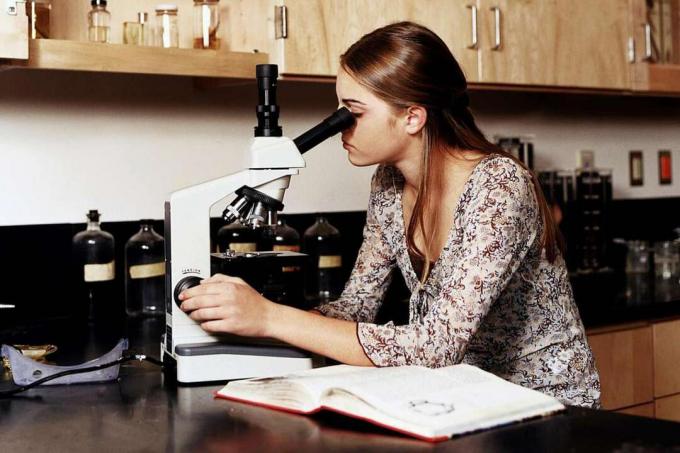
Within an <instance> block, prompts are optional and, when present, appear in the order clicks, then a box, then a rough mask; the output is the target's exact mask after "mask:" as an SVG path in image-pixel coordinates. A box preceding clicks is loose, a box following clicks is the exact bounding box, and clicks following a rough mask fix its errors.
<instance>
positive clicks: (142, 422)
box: [0, 320, 680, 453]
mask: <svg viewBox="0 0 680 453" xmlns="http://www.w3.org/2000/svg"><path fill="white" fill-rule="evenodd" d="M161 331H162V321H159V320H151V321H145V322H134V323H130V324H128V325H127V326H126V327H125V328H124V331H121V330H117V329H109V330H108V331H99V330H97V329H92V328H82V327H78V326H74V325H71V324H69V323H68V322H67V321H64V322H63V323H56V324H55V323H51V324H49V325H46V324H45V325H41V326H38V325H34V326H31V327H29V328H23V329H14V330H4V331H2V332H1V333H2V336H1V337H0V338H1V339H2V340H3V341H7V342H14V343H17V342H24V343H25V342H31V343H34V344H35V343H42V342H51V343H56V344H58V345H59V348H60V350H59V351H58V352H57V353H55V354H53V355H52V356H50V358H51V359H52V361H54V362H55V363H58V364H60V365H64V364H73V363H78V362H81V361H84V360H88V359H93V358H96V357H98V356H99V355H101V354H102V353H104V352H106V351H107V350H108V349H109V348H111V347H112V346H113V345H114V344H115V342H116V340H117V337H118V335H120V334H121V333H125V334H127V335H128V336H129V338H130V340H131V347H132V349H134V350H136V351H139V352H144V353H147V354H149V355H153V356H158V349H159V338H160V332H161ZM10 385H11V383H10V382H9V380H8V376H7V375H4V376H3V377H2V379H0V388H7V387H8V386H10ZM219 387H220V386H219V385H208V386H193V387H182V386H179V387H178V386H177V385H176V383H175V382H174V381H173V380H172V378H171V376H166V375H164V374H163V373H162V372H161V371H160V370H159V369H158V368H157V367H155V366H153V365H151V364H147V363H130V364H126V365H124V366H122V367H121V372H120V378H119V380H118V381H117V382H111V383H101V384H85V385H72V386H55V387H43V388H38V389H33V390H29V391H28V392H25V393H22V394H20V395H17V396H15V397H13V398H11V399H0V433H1V434H0V450H2V451H12V452H21V451H46V450H50V451H69V452H72V453H75V452H80V451H87V452H91V451H96V450H99V451H117V452H119V451H271V450H275V451H284V452H285V451H317V450H323V451H338V450H357V451H395V450H400V451H401V450H403V451H429V450H457V449H459V450H461V451H521V452H530V451H579V452H580V451H598V452H601V451H636V452H637V451H669V450H670V449H675V450H677V451H680V434H679V433H680V424H678V423H673V422H665V421H659V420H652V419H646V418H641V417H635V416H630V415H622V414H614V413H609V412H604V411H594V410H589V409H580V408H569V409H568V410H567V411H566V412H565V413H562V414H557V415H553V416H550V417H546V418H542V419H536V420H529V421H525V422H521V423H517V424H514V425H510V426H505V427H500V428H496V429H492V430H487V431H482V432H479V433H473V434H469V435H465V436H462V437H459V438H455V439H453V440H450V441H447V442H443V443H440V444H429V443H427V442H422V441H418V440H413V439H410V438H407V437H404V436H401V435H399V434H395V433H392V432H390V431H387V430H384V429H381V428H378V427H375V426H373V425H370V424H367V423H364V422H360V421H358V420H354V419H350V418H346V417H343V416H340V415H337V414H332V413H322V414H317V415H314V416H312V417H309V416H301V415H294V414H288V413H284V412H277V411H272V410H268V409H264V408H260V407H256V406H250V405H246V404H241V403H236V402H230V401H225V400H216V399H214V398H213V392H214V391H215V390H217V389H218V388H219Z"/></svg>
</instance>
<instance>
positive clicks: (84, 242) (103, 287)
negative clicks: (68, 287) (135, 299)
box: [72, 209, 122, 321]
mask: <svg viewBox="0 0 680 453" xmlns="http://www.w3.org/2000/svg"><path fill="white" fill-rule="evenodd" d="M72 249H73V261H74V264H75V270H76V275H75V279H74V280H75V281H74V286H75V299H76V303H77V304H78V312H79V313H80V314H81V315H87V317H88V319H89V320H90V321H96V320H105V319H107V318H109V317H110V316H118V315H120V314H121V312H122V304H120V303H119V302H120V301H119V300H117V297H116V295H117V294H116V288H115V284H114V279H115V277H116V268H115V253H114V250H115V241H114V238H113V235H111V234H110V233H107V232H106V231H103V230H102V229H101V225H100V223H99V211H97V210H96V209H93V210H90V212H89V213H88V214H87V228H86V229H85V230H84V231H81V232H79V233H77V234H76V235H75V236H73V242H72Z"/></svg>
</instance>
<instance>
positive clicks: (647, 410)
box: [614, 403, 655, 418]
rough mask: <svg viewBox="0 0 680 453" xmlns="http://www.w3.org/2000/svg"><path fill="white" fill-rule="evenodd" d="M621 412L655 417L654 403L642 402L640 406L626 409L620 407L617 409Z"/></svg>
mask: <svg viewBox="0 0 680 453" xmlns="http://www.w3.org/2000/svg"><path fill="white" fill-rule="evenodd" d="M614 412H618V413H619V414H628V415H637V416H638V417H649V418H654V416H655V415H654V403H646V404H640V405H638V406H633V407H627V408H625V409H619V410H617V411H614Z"/></svg>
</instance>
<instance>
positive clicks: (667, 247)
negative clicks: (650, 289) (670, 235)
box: [654, 241, 680, 302]
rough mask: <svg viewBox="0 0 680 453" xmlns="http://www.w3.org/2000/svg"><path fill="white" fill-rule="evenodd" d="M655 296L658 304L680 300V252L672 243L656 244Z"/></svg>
mask: <svg viewBox="0 0 680 453" xmlns="http://www.w3.org/2000/svg"><path fill="white" fill-rule="evenodd" d="M654 295H655V296H654V297H655V300H656V301H657V302H670V301H673V300H676V299H678V298H680V251H679V250H678V248H677V245H676V244H674V243H673V242H672V241H663V242H657V243H656V244H654Z"/></svg>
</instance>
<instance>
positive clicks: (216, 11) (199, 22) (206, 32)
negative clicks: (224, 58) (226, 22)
mask: <svg viewBox="0 0 680 453" xmlns="http://www.w3.org/2000/svg"><path fill="white" fill-rule="evenodd" d="M219 28H220V0H194V49H219V48H220V38H219V37H218V36H217V32H218V29H219Z"/></svg>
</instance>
